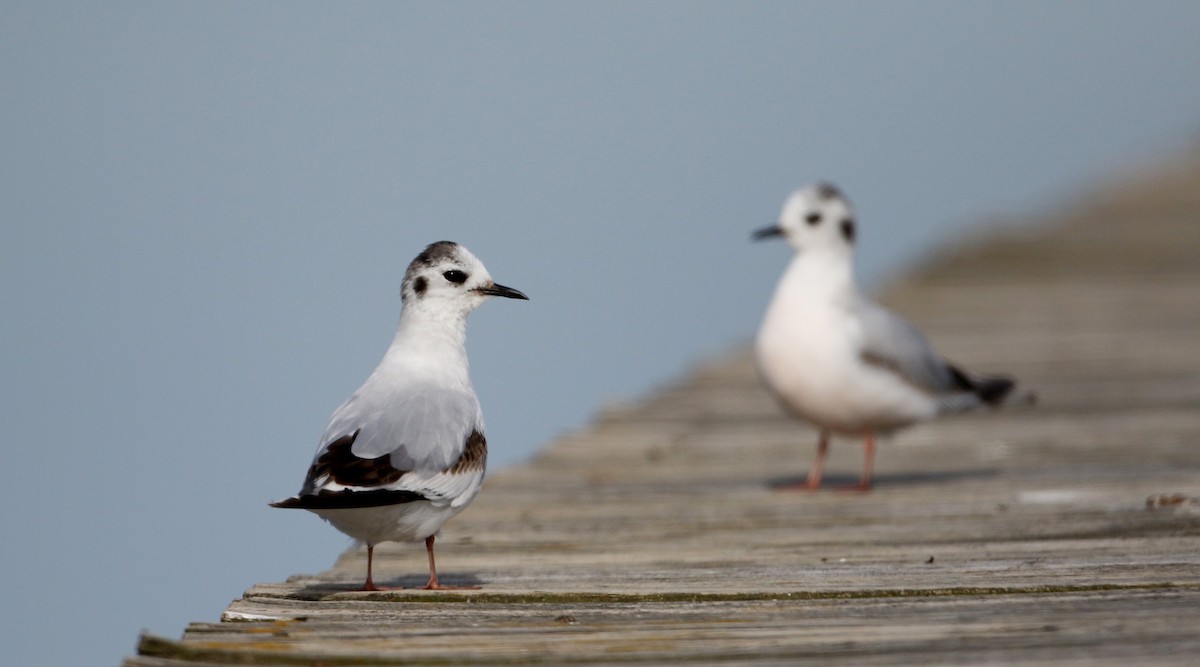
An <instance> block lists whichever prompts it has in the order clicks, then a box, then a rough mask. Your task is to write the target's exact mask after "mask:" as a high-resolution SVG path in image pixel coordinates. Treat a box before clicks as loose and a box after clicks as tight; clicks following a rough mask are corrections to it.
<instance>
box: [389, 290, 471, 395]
mask: <svg viewBox="0 0 1200 667" xmlns="http://www.w3.org/2000/svg"><path fill="white" fill-rule="evenodd" d="M466 342H467V313H465V312H461V313H460V312H447V311H444V310H434V309H426V308H421V307H419V306H418V307H405V309H404V311H403V312H401V313H400V324H399V326H397V327H396V337H395V338H394V339H393V340H392V345H391V347H390V348H388V351H387V354H386V355H385V363H387V364H388V365H389V366H392V367H395V368H396V369H397V370H400V369H403V371H404V373H405V374H406V375H408V376H410V377H411V376H413V375H438V376H446V375H447V374H451V375H457V374H461V375H463V376H464V377H465V376H466V374H467V349H466Z"/></svg>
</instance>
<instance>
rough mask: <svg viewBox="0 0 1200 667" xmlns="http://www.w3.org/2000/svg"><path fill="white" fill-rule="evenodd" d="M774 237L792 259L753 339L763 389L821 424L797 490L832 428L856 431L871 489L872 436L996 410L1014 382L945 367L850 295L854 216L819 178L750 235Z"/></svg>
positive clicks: (905, 329)
mask: <svg viewBox="0 0 1200 667" xmlns="http://www.w3.org/2000/svg"><path fill="white" fill-rule="evenodd" d="M777 236H782V237H783V238H784V239H786V240H787V242H788V243H789V244H791V246H792V248H793V249H795V251H796V255H795V257H794V258H793V259H792V262H791V264H790V265H789V266H788V268H787V271H785V272H784V274H783V277H782V278H780V280H779V285H778V287H776V289H775V296H774V298H773V299H772V300H771V304H770V306H768V308H767V313H766V316H765V317H764V318H763V322H762V326H761V327H760V328H759V331H758V337H757V340H756V344H755V351H756V354H757V360H758V368H759V372H760V374H761V376H762V378H763V380H764V382H765V384H766V386H767V388H768V389H769V390H770V391H771V392H772V393H773V394H774V395H775V397H776V398H777V399H778V400H779V402H780V403H781V404H782V405H783V407H784V409H785V410H787V411H788V412H789V413H790V414H792V415H794V416H796V417H799V418H800V419H803V420H805V421H808V422H811V423H812V424H814V425H815V426H816V427H817V428H818V429H819V430H820V438H819V440H818V442H817V457H816V461H815V462H814V463H813V466H812V468H811V469H810V470H809V473H808V479H807V480H806V481H805V482H804V483H803V484H801V485H799V486H800V488H805V489H817V488H820V486H821V474H822V470H823V469H824V467H825V458H826V456H827V455H828V452H829V438H830V436H831V434H834V433H837V434H844V435H855V436H863V437H864V439H865V441H864V445H865V453H864V454H865V456H864V463H863V472H862V477H861V478H860V479H859V482H858V484H857V485H855V486H854V487H851V488H854V489H858V490H863V491H866V490H868V489H870V488H871V466H872V463H873V460H874V457H875V435H876V434H877V433H880V434H888V433H890V432H892V431H894V430H896V429H898V428H901V427H904V426H908V425H909V424H912V423H913V422H916V421H920V420H924V419H931V418H933V417H937V416H938V415H942V414H946V413H951V412H961V411H964V410H971V409H975V408H979V407H981V406H998V405H1000V404H1001V403H1003V402H1005V401H1006V400H1011V398H1012V396H1013V394H1012V392H1013V388H1014V387H1015V383H1014V382H1013V381H1012V380H1010V379H1007V378H998V377H992V378H988V377H981V376H977V375H974V374H971V373H968V372H966V371H964V370H962V369H961V368H959V367H956V366H955V365H953V364H951V363H948V362H947V361H945V360H944V359H942V358H941V357H939V356H938V355H937V353H936V352H934V350H933V348H932V347H930V345H929V343H928V342H926V340H925V337H924V336H922V335H921V332H920V331H918V330H917V329H916V328H915V327H913V325H911V324H909V323H908V322H907V321H905V320H904V319H903V318H901V317H899V316H898V315H896V314H894V313H892V312H890V311H888V310H886V309H884V308H883V307H882V306H880V305H878V304H876V303H874V302H872V301H871V300H870V299H868V298H866V297H865V296H863V295H862V294H860V293H859V292H858V289H857V286H856V285H855V282H854V236H855V226H854V214H853V211H852V209H851V207H850V203H849V202H848V201H847V200H846V198H845V197H843V196H842V194H841V192H839V191H838V189H837V188H836V187H834V186H832V185H829V184H827V183H818V184H815V185H811V186H808V187H805V188H802V189H800V190H797V191H795V192H793V193H792V194H791V196H789V197H788V199H787V201H786V202H785V203H784V205H783V211H782V212H781V213H780V216H779V222H778V223H777V224H775V225H771V226H769V227H766V228H764V229H760V230H758V231H757V232H755V233H754V238H755V239H766V238H772V237H777Z"/></svg>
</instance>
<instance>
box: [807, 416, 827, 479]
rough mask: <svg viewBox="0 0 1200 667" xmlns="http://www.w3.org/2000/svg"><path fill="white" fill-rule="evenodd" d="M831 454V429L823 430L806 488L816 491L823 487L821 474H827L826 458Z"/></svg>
mask: <svg viewBox="0 0 1200 667" xmlns="http://www.w3.org/2000/svg"><path fill="white" fill-rule="evenodd" d="M828 456H829V431H821V436H820V439H819V440H817V458H816V459H814V460H813V465H812V469H810V470H809V471H808V480H807V481H806V482H805V483H804V488H806V489H808V490H810V491H816V490H817V489H819V488H821V475H823V474H825V459H826V458H827V457H828Z"/></svg>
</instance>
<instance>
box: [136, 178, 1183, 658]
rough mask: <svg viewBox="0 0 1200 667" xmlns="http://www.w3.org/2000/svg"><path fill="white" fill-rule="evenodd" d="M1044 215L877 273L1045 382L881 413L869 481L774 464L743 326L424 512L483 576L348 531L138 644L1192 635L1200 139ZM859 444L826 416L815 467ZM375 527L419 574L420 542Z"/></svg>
mask: <svg viewBox="0 0 1200 667" xmlns="http://www.w3.org/2000/svg"><path fill="white" fill-rule="evenodd" d="M1049 222H1051V223H1054V224H1049V223H1048V224H1044V225H1042V226H1039V227H1037V228H1031V227H1025V228H1022V229H1021V230H1020V231H1019V232H1016V233H1014V234H1013V235H1012V236H1010V237H1005V238H1001V239H992V240H989V241H987V242H984V243H979V244H974V245H970V246H966V247H964V248H962V249H960V250H958V251H957V252H955V253H952V254H950V255H948V256H945V257H942V258H939V259H938V260H936V261H934V262H931V263H930V264H929V266H928V267H927V268H925V269H923V270H921V271H919V272H917V273H915V274H913V275H912V276H911V277H910V278H909V279H907V280H906V281H904V282H903V283H901V284H899V285H897V286H895V287H894V288H893V289H892V290H891V291H890V292H889V294H888V297H887V301H888V302H889V303H890V304H892V305H893V306H895V307H896V308H898V309H899V310H901V311H902V312H904V313H905V314H906V315H908V316H910V317H911V318H912V319H913V320H915V321H916V322H917V323H918V324H919V325H920V326H921V327H922V328H924V329H925V330H926V331H927V333H928V334H929V335H930V337H931V338H932V339H933V340H934V341H935V343H936V344H937V346H938V347H939V348H940V349H941V350H942V351H944V352H945V353H946V354H947V356H949V357H951V358H953V359H956V360H958V361H961V362H962V363H964V364H966V365H968V366H970V367H973V368H978V369H979V370H981V371H987V370H996V371H1009V372H1012V373H1013V374H1015V375H1016V376H1018V377H1019V378H1021V379H1022V380H1023V381H1025V382H1026V383H1028V384H1030V385H1032V386H1034V387H1036V388H1037V390H1038V393H1039V399H1040V400H1039V404H1038V405H1037V407H1035V408H1027V409H1021V410H1016V411H1012V412H1007V413H997V414H980V415H973V416H969V417H962V418H954V419H949V420H945V421H941V422H937V423H934V424H927V425H922V426H919V427H917V428H914V429H912V430H909V431H906V432H904V433H902V434H901V435H899V436H898V437H896V438H895V439H894V440H892V441H889V442H885V443H884V445H883V447H882V449H881V452H880V456H879V460H878V464H877V475H876V481H877V490H876V491H874V492H872V493H870V494H847V493H839V492H836V491H825V492H821V493H816V494H810V493H794V492H782V491H778V490H776V488H775V487H776V486H777V485H778V484H779V483H780V482H785V481H788V480H795V479H798V478H800V477H801V476H802V475H803V473H804V471H805V470H806V466H807V463H808V459H809V457H810V456H811V455H812V452H813V445H814V441H815V435H814V433H813V432H812V431H811V430H809V429H806V428H803V427H801V426H799V425H797V424H795V423H794V422H792V421H791V420H789V419H787V418H785V417H784V416H783V415H782V414H781V413H780V412H779V410H778V409H777V408H776V406H775V405H774V404H773V403H772V401H771V400H770V399H769V397H768V396H767V395H766V394H765V393H764V392H763V390H762V389H761V387H760V386H759V383H758V380H757V377H756V376H755V372H754V369H753V364H752V361H751V356H750V354H749V352H748V350H745V349H742V350H736V351H734V352H732V353H731V354H729V355H728V356H726V357H724V358H721V359H716V360H713V361H711V362H710V363H707V364H705V365H703V366H702V367H700V368H698V369H696V371H695V372H694V373H692V374H691V375H690V376H689V377H687V378H684V379H683V380H681V381H679V382H677V383H675V384H674V385H672V386H670V387H667V388H665V389H664V390H662V391H661V392H659V393H656V394H655V395H653V396H650V397H648V398H647V399H645V400H644V401H641V402H638V403H637V404H634V405H630V406H624V407H621V408H613V409H609V410H608V411H606V412H605V413H604V414H602V415H600V416H599V417H598V418H597V420H596V421H595V423H594V424H593V425H591V426H590V427H588V428H587V429H585V430H583V431H581V432H579V433H575V434H571V435H569V436H566V437H564V438H562V439H561V440H560V441H558V442H556V443H554V444H553V445H552V446H550V447H549V448H547V449H546V451H545V452H543V453H542V454H541V455H540V456H538V457H537V458H536V459H535V460H534V461H532V462H530V463H528V464H526V465H522V466H518V467H515V468H512V469H509V470H505V471H503V472H502V473H500V474H497V475H494V476H493V477H492V478H490V479H489V480H488V483H487V486H486V488H485V489H484V491H483V493H482V495H481V496H480V499H479V500H478V501H477V502H476V503H475V504H474V505H473V506H472V507H471V508H470V509H469V510H468V511H467V512H465V513H464V514H463V515H462V516H460V517H458V518H456V519H455V520H454V521H452V522H451V523H450V524H449V525H448V526H447V527H446V528H445V530H444V534H443V537H442V538H441V539H440V540H439V556H440V558H439V565H440V566H441V568H440V569H441V570H442V572H443V580H444V581H446V582H448V583H471V584H477V585H480V586H481V587H482V588H481V590H479V591H469V592H426V591H413V590H409V591H398V592H388V593H361V592H354V591H351V590H348V589H349V588H351V587H353V586H354V585H357V584H358V583H360V581H361V579H362V573H363V570H364V567H365V558H364V555H363V553H362V552H361V551H358V550H351V551H349V552H347V553H346V554H344V555H343V556H342V557H341V558H340V559H339V560H338V562H337V563H336V564H335V565H334V566H333V567H332V568H331V569H330V570H328V571H327V572H323V573H320V574H317V575H311V576H296V577H293V578H292V579H290V580H289V581H288V582H285V583H278V584H261V585H258V586H255V587H253V588H251V589H250V590H249V591H246V593H245V594H244V596H243V597H242V598H241V599H240V600H237V601H235V602H234V603H233V604H231V605H230V607H229V608H228V609H227V610H226V612H225V614H224V615H223V617H222V620H221V622H216V623H196V624H193V625H192V626H191V627H189V628H188V629H187V631H186V632H185V633H184V636H183V638H182V639H181V640H178V641H176V640H166V639H162V638H156V637H143V640H142V643H141V645H140V647H139V655H138V656H135V657H131V658H129V659H128V660H127V661H126V665H127V666H128V667H168V666H177V665H226V664H268V665H284V664H291V665H295V664H305V665H308V664H328V665H335V664H442V663H454V664H471V663H475V664H514V663H516V664H526V663H539V662H541V663H588V664H618V663H628V662H651V663H660V662H689V663H694V664H722V663H729V662H762V663H780V662H795V661H799V660H803V659H819V660H820V661H821V662H822V663H830V664H856V665H883V664H910V663H928V664H950V663H954V664H961V663H965V662H972V663H982V664H1015V663H1021V664H1051V663H1053V664H1056V665H1062V664H1067V665H1070V664H1088V665H1092V664H1128V663H1130V662H1134V661H1136V662H1139V663H1141V664H1149V663H1155V664H1179V665H1183V664H1194V663H1195V656H1196V655H1197V654H1198V651H1200V633H1197V632H1196V631H1195V628H1197V627H1200V501H1198V500H1196V498H1200V158H1198V159H1197V160H1195V161H1193V162H1192V163H1189V164H1183V165H1174V166H1172V167H1171V168H1169V169H1164V170H1161V171H1159V172H1156V173H1154V174H1152V175H1150V176H1147V177H1146V178H1144V179H1142V180H1140V181H1138V182H1133V183H1127V184H1125V185H1124V186H1120V187H1117V186H1114V187H1112V188H1109V189H1108V190H1105V191H1103V192H1099V193H1097V194H1096V195H1095V196H1094V197H1092V198H1091V199H1090V200H1089V201H1085V202H1081V203H1080V204H1079V205H1078V206H1077V207H1076V208H1074V209H1072V210H1069V211H1067V212H1065V213H1064V214H1063V215H1062V216H1061V218H1060V219H1059V220H1057V221H1049ZM860 456H861V451H860V447H859V446H858V445H857V444H856V443H853V442H849V441H837V442H835V444H834V447H833V449H832V453H831V457H830V462H829V467H828V474H827V476H828V477H829V478H830V481H831V482H833V483H834V484H836V483H838V482H839V481H842V482H850V481H853V480H854V479H855V476H856V474H857V470H858V466H859V461H860ZM1148 499H1149V500H1151V502H1150V503H1149V504H1148V502H1147V501H1148ZM376 556H377V572H376V578H377V580H381V581H383V582H386V583H389V584H393V585H405V586H410V587H411V586H415V585H420V584H421V583H423V582H424V576H425V575H424V554H423V550H422V549H421V548H419V547H417V546H408V545H384V546H383V547H380V548H379V549H377V552H376Z"/></svg>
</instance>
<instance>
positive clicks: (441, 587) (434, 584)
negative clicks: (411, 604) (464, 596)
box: [421, 581, 479, 591]
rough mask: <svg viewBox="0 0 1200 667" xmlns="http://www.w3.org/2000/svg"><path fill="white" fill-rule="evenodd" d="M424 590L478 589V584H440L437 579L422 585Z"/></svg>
mask: <svg viewBox="0 0 1200 667" xmlns="http://www.w3.org/2000/svg"><path fill="white" fill-rule="evenodd" d="M421 590H423V591H477V590H479V587H478V586H450V585H448V584H439V583H438V582H436V581H431V582H429V583H427V584H425V585H424V586H422V587H421Z"/></svg>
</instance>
